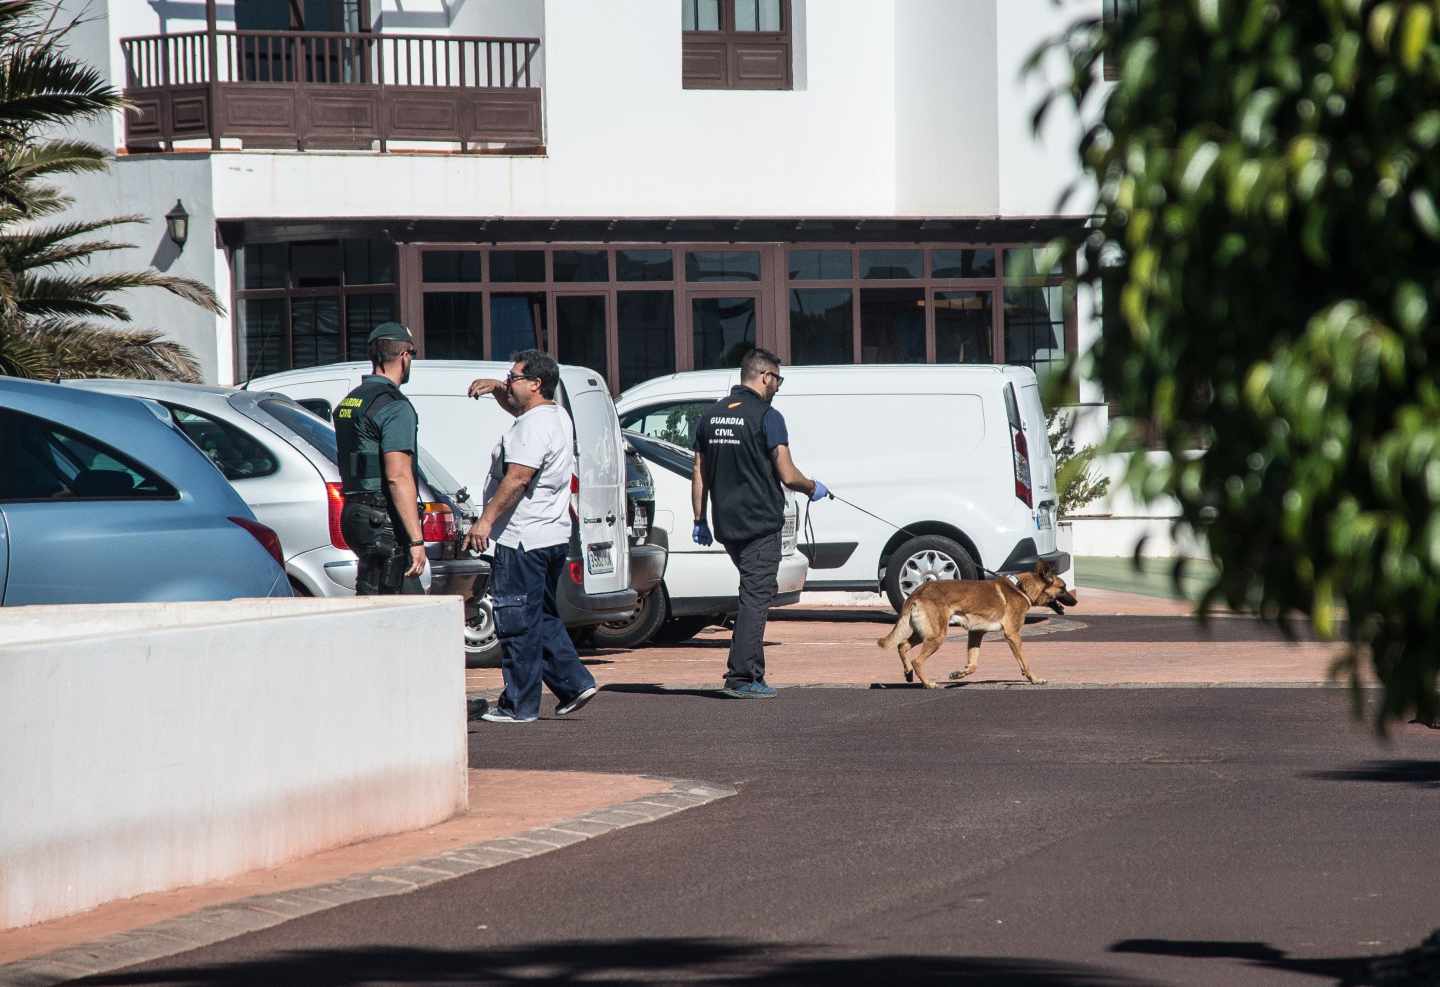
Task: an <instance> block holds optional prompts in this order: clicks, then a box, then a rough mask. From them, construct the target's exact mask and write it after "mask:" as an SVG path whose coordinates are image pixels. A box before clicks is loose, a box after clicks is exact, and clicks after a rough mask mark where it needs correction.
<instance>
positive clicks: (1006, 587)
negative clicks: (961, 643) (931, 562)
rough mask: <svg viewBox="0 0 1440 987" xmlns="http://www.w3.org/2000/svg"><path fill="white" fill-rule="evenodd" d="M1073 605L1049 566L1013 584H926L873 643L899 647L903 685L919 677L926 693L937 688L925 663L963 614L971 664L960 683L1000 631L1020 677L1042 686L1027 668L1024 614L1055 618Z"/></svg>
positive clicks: (1001, 580) (1039, 566)
mask: <svg viewBox="0 0 1440 987" xmlns="http://www.w3.org/2000/svg"><path fill="white" fill-rule="evenodd" d="M1061 603H1063V604H1065V605H1066V606H1069V607H1073V606H1075V597H1074V595H1073V594H1072V593H1071V592H1070V590H1069V588H1068V587H1067V586H1066V585H1065V580H1063V579H1061V578H1060V577H1059V576H1058V575H1057V574H1056V572H1055V567H1054V566H1053V565H1051V564H1050V563H1049V562H1046V561H1043V560H1042V561H1041V562H1038V563H1037V564H1036V565H1035V571H1034V572H1022V573H1021V574H1020V575H1018V576H1016V577H1015V578H1014V580H1013V581H1011V579H1009V578H1008V577H1006V576H1001V577H1000V578H999V579H989V580H985V581H983V582H982V581H981V580H978V579H969V580H954V579H942V580H937V581H935V582H930V583H926V584H925V585H924V586H921V587H920V588H919V589H917V590H916V591H915V592H914V593H911V594H910V599H908V600H906V601H905V605H904V606H903V607H901V608H900V619H899V620H897V621H895V629H894V630H892V631H891V632H890V633H889V634H887V635H886V636H885V637H882V638H881V639H880V640H879V641H876V642H875V643H876V644H878V645H880V647H882V648H895V649H896V651H897V652H899V654H900V665H901V667H903V668H904V669H905V681H906V682H913V681H914V680H915V678H916V677H918V678H919V679H920V684H921V685H923V686H924V687H925V688H927V689H934V688H935V687H936V684H935V683H934V682H932V681H930V680H929V679H927V678H926V677H925V671H924V669H925V660H926V659H927V658H929V657H930V656H931V655H933V654H934V653H935V652H936V651H938V650H939V648H940V645H942V644H944V643H945V635H946V633H947V632H948V629H949V627H950V618H951V617H954V616H956V615H959V617H960V622H959V626H961V627H963V628H965V629H966V630H967V631H968V632H969V635H970V636H969V646H970V650H969V660H968V661H967V662H966V664H965V670H964V671H963V672H960V673H959V674H958V675H957V676H955V677H956V678H964V677H965V676H967V675H969V674H971V673H972V672H974V671H975V665H976V663H977V662H978V661H979V660H980V642H981V641H982V640H984V638H985V632H986V631H1001V632H1003V633H1004V634H1005V640H1006V641H1007V642H1008V643H1009V645H1010V650H1011V652H1013V653H1014V655H1015V660H1016V661H1018V662H1019V663H1020V674H1022V675H1024V676H1025V678H1026V679H1027V680H1028V681H1029V682H1030V683H1031V684H1032V685H1044V684H1045V680H1044V679H1037V678H1036V677H1035V676H1033V675H1031V674H1030V669H1029V668H1027V667H1026V665H1025V656H1024V655H1023V654H1022V653H1021V651H1020V628H1021V627H1022V626H1023V625H1024V623H1025V614H1026V612H1027V611H1028V610H1029V609H1030V608H1031V607H1039V606H1049V607H1051V608H1052V609H1053V610H1055V612H1056V613H1064V612H1065V611H1064V610H1062V609H1061V608H1060V606H1059V604H1061ZM917 643H918V644H919V645H920V650H919V651H917V652H915V653H914V654H913V655H912V654H911V653H910V649H911V648H912V647H914V646H915V645H916V644H917Z"/></svg>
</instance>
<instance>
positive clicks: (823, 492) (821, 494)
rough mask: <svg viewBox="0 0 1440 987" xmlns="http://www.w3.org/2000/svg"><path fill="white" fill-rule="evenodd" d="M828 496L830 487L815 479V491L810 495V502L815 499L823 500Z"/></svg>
mask: <svg viewBox="0 0 1440 987" xmlns="http://www.w3.org/2000/svg"><path fill="white" fill-rule="evenodd" d="M828 496H830V488H829V487H827V486H825V484H823V483H821V482H820V481H819V480H816V481H815V492H814V493H812V494H811V495H810V502H811V503H812V504H813V503H814V502H815V501H817V500H824V499H825V498H826V497H828Z"/></svg>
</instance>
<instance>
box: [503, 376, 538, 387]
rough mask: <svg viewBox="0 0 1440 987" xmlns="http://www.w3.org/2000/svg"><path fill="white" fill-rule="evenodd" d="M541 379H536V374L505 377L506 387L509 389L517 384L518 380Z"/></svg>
mask: <svg viewBox="0 0 1440 987" xmlns="http://www.w3.org/2000/svg"><path fill="white" fill-rule="evenodd" d="M539 379H540V378H539V377H536V376H535V375H534V374H506V375H505V386H507V387H508V386H510V385H511V384H513V383H515V382H516V381H517V380H539Z"/></svg>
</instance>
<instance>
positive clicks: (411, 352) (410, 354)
mask: <svg viewBox="0 0 1440 987" xmlns="http://www.w3.org/2000/svg"><path fill="white" fill-rule="evenodd" d="M417 352H418V351H417V350H416V349H415V347H413V346H412V347H410V348H409V349H408V350H403V351H402V352H401V353H400V355H401V356H408V357H411V358H413V357H414V356H415V354H416V353H417Z"/></svg>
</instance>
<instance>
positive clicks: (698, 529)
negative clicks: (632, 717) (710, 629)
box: [690, 349, 829, 699]
mask: <svg viewBox="0 0 1440 987" xmlns="http://www.w3.org/2000/svg"><path fill="white" fill-rule="evenodd" d="M784 379H785V378H783V377H781V376H780V360H779V358H777V357H776V356H775V354H774V353H771V352H769V351H767V350H761V349H755V350H751V351H750V352H749V353H748V354H746V356H745V359H744V360H742V361H741V362H740V385H739V386H738V387H734V388H732V389H731V391H730V394H729V395H728V396H727V397H724V398H722V399H720V400H719V401H717V402H716V403H715V404H714V405H712V406H711V407H709V408H708V409H706V411H705V413H704V414H703V415H701V416H700V421H699V424H698V426H697V428H696V433H695V469H694V471H693V472H692V474H691V478H690V495H691V501H692V506H693V507H694V509H695V528H694V530H693V532H692V534H691V537H692V538H693V539H694V540H695V543H696V544H698V545H709V544H710V543H711V542H712V541H713V540H717V539H718V540H719V542H720V544H721V545H723V546H725V551H726V552H728V553H730V558H731V560H732V561H734V563H735V568H737V569H739V570H740V612H739V613H737V614H736V615H735V630H734V632H733V633H732V635H731V637H730V665H729V667H728V668H727V669H726V670H725V694H726V695H727V696H733V697H734V698H736V699H763V698H769V697H770V696H773V695H775V690H774V689H772V688H770V686H768V685H766V684H765V621H766V619H767V618H768V617H769V615H770V604H771V602H772V601H773V600H774V599H775V594H776V592H778V589H779V587H778V584H777V583H776V573H777V572H778V571H779V569H780V532H781V530H782V529H783V528H784V527H785V492H784V490H783V487H782V485H783V486H784V487H789V488H790V489H791V490H798V491H799V492H801V493H803V494H807V495H808V496H809V497H810V499H811V500H819V499H820V498H822V497H824V496H826V495H827V494H828V493H829V491H828V490H827V489H826V488H825V484H823V483H820V482H819V481H818V480H811V479H810V478H809V477H807V476H806V475H805V474H804V473H801V472H800V471H799V470H798V469H796V467H795V463H794V462H793V461H792V460H791V459H790V435H789V433H788V432H787V431H786V429H785V419H784V417H782V416H781V414H780V412H778V411H776V410H775V409H774V408H772V407H771V406H770V402H771V401H773V400H774V399H775V394H776V392H777V391H779V390H780V385H781V384H782V383H783V382H784ZM707 495H708V496H709V499H710V506H711V507H712V509H713V514H714V518H715V532H714V535H713V537H712V535H711V532H710V526H709V524H707V523H706V520H705V499H706V496H707Z"/></svg>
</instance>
